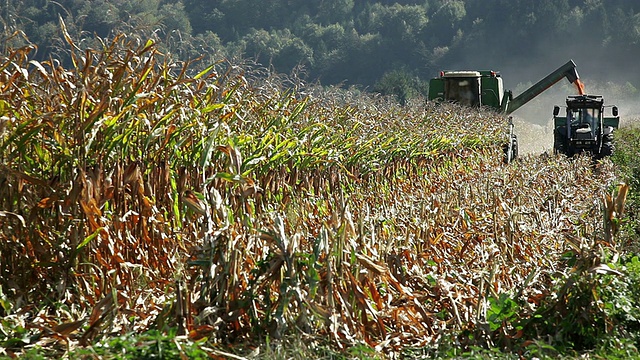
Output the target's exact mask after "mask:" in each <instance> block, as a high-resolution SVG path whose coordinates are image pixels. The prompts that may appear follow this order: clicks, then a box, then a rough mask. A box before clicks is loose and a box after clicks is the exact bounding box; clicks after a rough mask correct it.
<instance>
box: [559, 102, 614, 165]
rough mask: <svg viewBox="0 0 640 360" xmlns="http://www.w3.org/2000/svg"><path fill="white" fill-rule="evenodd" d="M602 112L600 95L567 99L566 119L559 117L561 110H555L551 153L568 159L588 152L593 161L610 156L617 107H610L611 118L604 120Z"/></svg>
mask: <svg viewBox="0 0 640 360" xmlns="http://www.w3.org/2000/svg"><path fill="white" fill-rule="evenodd" d="M605 109H606V107H605V105H604V98H603V97H602V96H601V95H577V96H569V97H567V107H566V114H565V116H560V107H559V106H554V108H553V123H554V130H553V134H554V141H553V150H554V152H555V153H557V154H558V153H559V154H564V155H567V156H573V155H575V154H578V153H582V152H589V153H591V154H592V155H593V156H594V157H595V158H603V157H605V156H610V155H612V154H613V151H614V145H613V133H614V131H615V130H616V129H617V128H618V126H619V124H620V117H619V115H618V107H617V106H611V115H612V116H608V117H607V116H605Z"/></svg>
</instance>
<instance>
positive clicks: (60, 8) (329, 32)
mask: <svg viewBox="0 0 640 360" xmlns="http://www.w3.org/2000/svg"><path fill="white" fill-rule="evenodd" d="M3 2H4V4H3V6H2V7H1V8H2V10H0V12H1V13H0V18H1V21H2V26H3V40H4V41H3V42H2V44H0V46H3V47H5V48H4V49H3V50H6V47H9V46H12V47H15V46H20V45H25V44H27V43H32V44H35V45H37V48H38V51H37V54H36V55H35V56H36V58H38V59H48V58H49V57H57V58H64V51H63V49H64V45H63V43H62V42H61V41H60V39H61V36H60V34H61V33H60V23H59V19H62V20H63V21H64V23H65V24H66V27H67V30H68V31H69V33H71V34H72V35H73V36H75V37H76V38H80V39H83V40H82V42H80V45H81V46H87V47H90V46H99V45H100V43H99V41H100V40H99V39H100V38H108V37H111V36H115V35H116V34H119V33H125V34H129V35H133V36H138V37H140V38H141V39H148V38H152V39H154V40H156V41H157V42H158V43H159V44H161V49H163V51H165V52H166V53H167V54H171V55H172V56H175V57H176V58H178V59H182V60H187V59H194V58H197V57H204V61H205V62H207V61H208V62H211V61H218V60H220V59H223V58H224V59H237V60H240V59H243V60H251V61H255V62H257V63H259V64H262V65H264V66H267V67H269V68H271V69H273V70H274V71H277V72H284V73H290V72H291V71H293V69H297V71H299V72H300V73H301V74H303V76H304V77H305V78H306V79H308V80H310V81H319V82H320V83H322V84H327V85H335V84H344V85H348V86H359V87H362V88H367V89H371V90H376V91H379V92H383V93H396V94H398V93H399V92H400V93H402V94H399V95H400V96H405V97H406V96H412V94H415V93H420V92H424V91H425V89H426V82H427V81H428V79H429V78H430V77H433V76H434V75H436V74H437V72H438V71H439V70H441V69H445V68H451V67H452V66H466V67H470V68H477V67H478V66H483V67H492V68H496V69H499V68H500V67H508V66H516V65H523V66H530V64H531V63H532V62H533V61H534V60H533V59H538V58H541V56H543V55H544V56H546V57H551V58H553V57H557V58H561V59H568V58H570V57H574V56H581V57H584V59H585V61H584V62H585V63H587V65H586V66H587V68H589V69H599V66H600V67H601V66H602V64H605V65H606V66H607V67H609V66H610V67H611V68H617V69H620V68H622V69H625V68H629V69H630V68H632V67H633V66H634V65H635V58H636V57H637V55H638V54H640V6H638V4H637V1H635V0H607V1H604V0H539V1H530V0H420V1H415V0H414V1H411V0H378V1H373V0H313V1H309V0H269V1H255V0H179V1H175V0H136V1H133V0H92V1H87V0H57V1H51V0H5V1H3ZM586 53H588V54H586ZM558 64H559V63H558ZM549 70H552V69H549ZM634 72H635V71H632V70H631V69H630V71H629V72H628V73H627V74H625V75H623V76H624V78H625V79H626V81H630V82H631V83H632V84H634V85H635V86H639V84H640V74H634ZM635 73H638V72H635ZM602 76H603V77H606V75H602Z"/></svg>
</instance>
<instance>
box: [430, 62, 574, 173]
mask: <svg viewBox="0 0 640 360" xmlns="http://www.w3.org/2000/svg"><path fill="white" fill-rule="evenodd" d="M562 78H567V80H568V81H569V82H570V83H572V84H577V83H579V79H580V77H579V76H578V71H577V70H576V64H575V63H574V62H573V60H569V61H568V62H567V63H566V64H564V65H562V66H561V67H559V68H558V69H556V70H555V71H553V72H552V73H550V74H549V75H547V76H546V77H545V78H543V79H542V80H540V81H538V82H537V83H535V84H534V85H533V86H531V87H530V88H529V89H527V90H526V91H524V92H523V93H522V94H520V95H518V96H516V97H515V98H514V97H513V94H512V92H511V90H504V86H503V83H502V77H500V74H499V73H498V72H496V71H492V70H482V71H441V72H440V76H439V77H437V78H433V79H431V80H430V81H429V100H432V101H438V102H445V101H449V102H455V103H458V104H461V105H465V106H470V107H486V108H491V109H494V110H495V111H497V112H500V113H502V114H505V115H510V114H511V113H513V112H514V111H516V110H518V109H519V108H520V107H521V106H523V105H524V104H526V103H528V102H529V101H531V99H533V98H535V97H536V96H538V95H540V94H541V93H542V92H543V91H545V90H547V89H548V88H550V87H551V86H553V85H554V84H555V83H557V82H558V81H560V80H561V79H562ZM508 139H509V140H507V144H506V145H505V146H504V153H505V159H504V160H505V162H506V163H510V162H511V161H512V160H514V159H516V158H517V157H518V137H517V136H516V134H515V133H514V129H513V121H512V118H511V117H509V137H508Z"/></svg>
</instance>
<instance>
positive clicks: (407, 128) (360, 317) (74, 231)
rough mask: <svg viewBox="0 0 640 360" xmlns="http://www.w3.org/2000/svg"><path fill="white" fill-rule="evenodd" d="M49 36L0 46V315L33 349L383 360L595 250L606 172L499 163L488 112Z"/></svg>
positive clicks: (467, 324) (603, 239)
mask: <svg viewBox="0 0 640 360" xmlns="http://www.w3.org/2000/svg"><path fill="white" fill-rule="evenodd" d="M67 41H68V42H69V46H70V49H71V50H70V55H71V59H72V66H68V67H65V66H64V65H63V64H62V63H60V62H59V61H57V60H56V59H51V60H49V61H44V62H36V61H34V60H30V54H31V53H32V52H33V51H34V49H33V48H29V47H27V48H21V49H14V50H12V51H11V52H10V53H8V54H5V55H3V56H2V58H0V160H1V163H0V167H1V168H0V286H1V288H0V290H1V292H0V300H1V301H2V307H1V308H0V312H1V313H2V315H3V317H4V320H3V321H4V324H5V325H4V326H6V324H7V323H13V324H21V326H22V327H24V328H26V329H29V335H30V336H32V339H34V340H33V341H34V342H35V341H37V342H38V343H39V344H42V345H46V346H54V347H55V346H58V347H60V348H61V349H64V348H66V347H68V346H86V345H89V344H91V343H92V342H93V341H95V340H96V339H99V338H102V337H106V336H114V335H120V334H125V333H129V332H141V331H144V330H146V329H150V328H157V329H166V328H169V327H177V328H178V333H179V334H181V335H187V336H189V337H190V338H192V339H202V338H207V339H208V344H209V346H210V347H212V348H214V347H215V346H216V345H218V344H235V343H240V342H246V341H251V340H252V339H263V338H265V337H269V338H271V339H280V338H283V337H285V336H286V335H287V334H290V333H299V334H303V335H304V336H305V337H308V339H309V341H310V343H313V342H314V341H318V342H320V341H322V342H324V341H329V342H330V343H332V344H333V345H334V346H336V347H338V348H348V347H350V346H352V345H354V344H367V345H368V346H371V347H372V348H375V349H376V350H377V351H380V352H381V353H385V354H388V355H389V356H390V357H393V356H394V355H393V354H399V353H400V352H401V351H402V349H403V348H406V347H421V346H429V345H433V344H436V343H437V342H438V341H440V339H441V338H442V336H443V334H447V333H451V332H453V331H462V330H467V331H472V332H474V333H477V334H485V335H486V333H487V332H486V331H484V330H483V329H485V327H486V324H487V322H488V321H489V320H488V315H487V311H488V310H487V308H488V304H489V303H490V299H498V298H500V296H501V295H502V294H510V295H513V296H522V297H525V298H529V299H531V301H530V302H531V306H532V307H535V304H536V299H539V298H541V297H543V296H546V295H548V291H549V288H550V286H551V285H552V283H553V282H554V281H555V280H554V279H556V278H557V274H561V273H563V272H566V271H568V270H567V266H566V264H564V263H563V262H562V261H561V256H562V254H563V253H565V252H566V251H567V250H570V249H583V250H584V249H596V248H598V249H599V248H615V246H616V244H615V230H616V229H615V226H613V227H612V226H609V227H606V226H603V223H604V224H606V223H607V222H606V221H604V222H603V218H606V217H603V213H604V214H605V215H606V214H613V210H610V211H609V212H608V213H607V212H606V210H607V206H606V205H607V204H609V205H610V208H611V209H614V208H615V207H616V206H618V207H620V206H621V205H620V202H621V200H619V199H618V198H616V197H615V196H616V195H615V194H614V195H613V197H612V196H609V197H608V199H609V203H607V202H603V196H605V194H608V193H609V191H610V189H611V188H612V186H613V185H614V184H615V183H616V179H615V178H614V175H613V171H612V165H611V163H610V162H608V160H605V161H603V162H601V163H598V164H597V165H595V166H594V165H593V164H592V163H591V160H590V159H587V158H577V159H572V160H571V161H568V160H567V159H564V158H561V157H556V156H554V155H540V156H538V155H532V156H526V157H524V158H522V159H521V160H520V161H519V162H515V163H513V164H511V165H504V164H503V163H502V150H501V145H502V142H503V141H505V139H506V136H507V135H506V133H505V130H506V126H505V125H506V122H505V120H504V119H503V118H501V117H500V116H498V115H495V114H493V113H490V112H485V111H481V110H465V109H462V108H459V107H457V106H455V105H433V104H426V105H425V104H424V103H422V104H409V105H407V106H404V107H400V106H398V105H395V104H393V103H391V102H389V101H387V100H385V99H382V98H378V97H375V96H365V95H355V94H354V93H352V92H347V91H344V90H340V89H322V88H320V87H318V86H315V85H312V84H305V83H304V82H302V81H301V80H298V79H295V78H292V77H283V76H277V75H274V74H269V73H268V72H267V71H266V70H260V69H255V68H247V67H241V66H234V65H232V64H229V63H227V62H224V61H221V62H219V63H216V64H212V65H210V66H209V67H206V68H205V69H204V70H202V71H195V70H194V68H195V67H194V64H193V63H174V62H172V61H171V60H170V59H169V57H167V56H165V55H163V54H161V53H160V52H159V51H158V50H157V49H156V47H155V45H154V44H153V43H152V42H148V43H139V42H136V41H134V40H131V39H128V38H127V37H126V36H120V37H118V38H116V39H114V40H113V41H112V42H108V43H107V42H105V43H104V44H103V48H102V49H100V50H80V49H79V48H78V47H77V46H76V45H75V44H74V42H73V40H72V39H70V38H67ZM621 211H622V210H621V209H620V212H621ZM612 216H613V215H612ZM609 224H610V225H611V224H613V225H615V222H613V223H612V222H610V223H609ZM499 331H500V332H501V334H502V336H503V338H514V339H517V338H518V336H517V330H516V329H509V328H508V327H503V328H500V329H499ZM487 339H488V340H487V341H489V342H490V341H491V339H490V337H487ZM15 346H16V347H19V346H25V344H15Z"/></svg>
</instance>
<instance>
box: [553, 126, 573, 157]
mask: <svg viewBox="0 0 640 360" xmlns="http://www.w3.org/2000/svg"><path fill="white" fill-rule="evenodd" d="M553 153H554V154H562V155H566V156H569V153H568V152H567V140H566V139H565V137H564V135H562V130H561V129H555V130H554V131H553Z"/></svg>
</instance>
